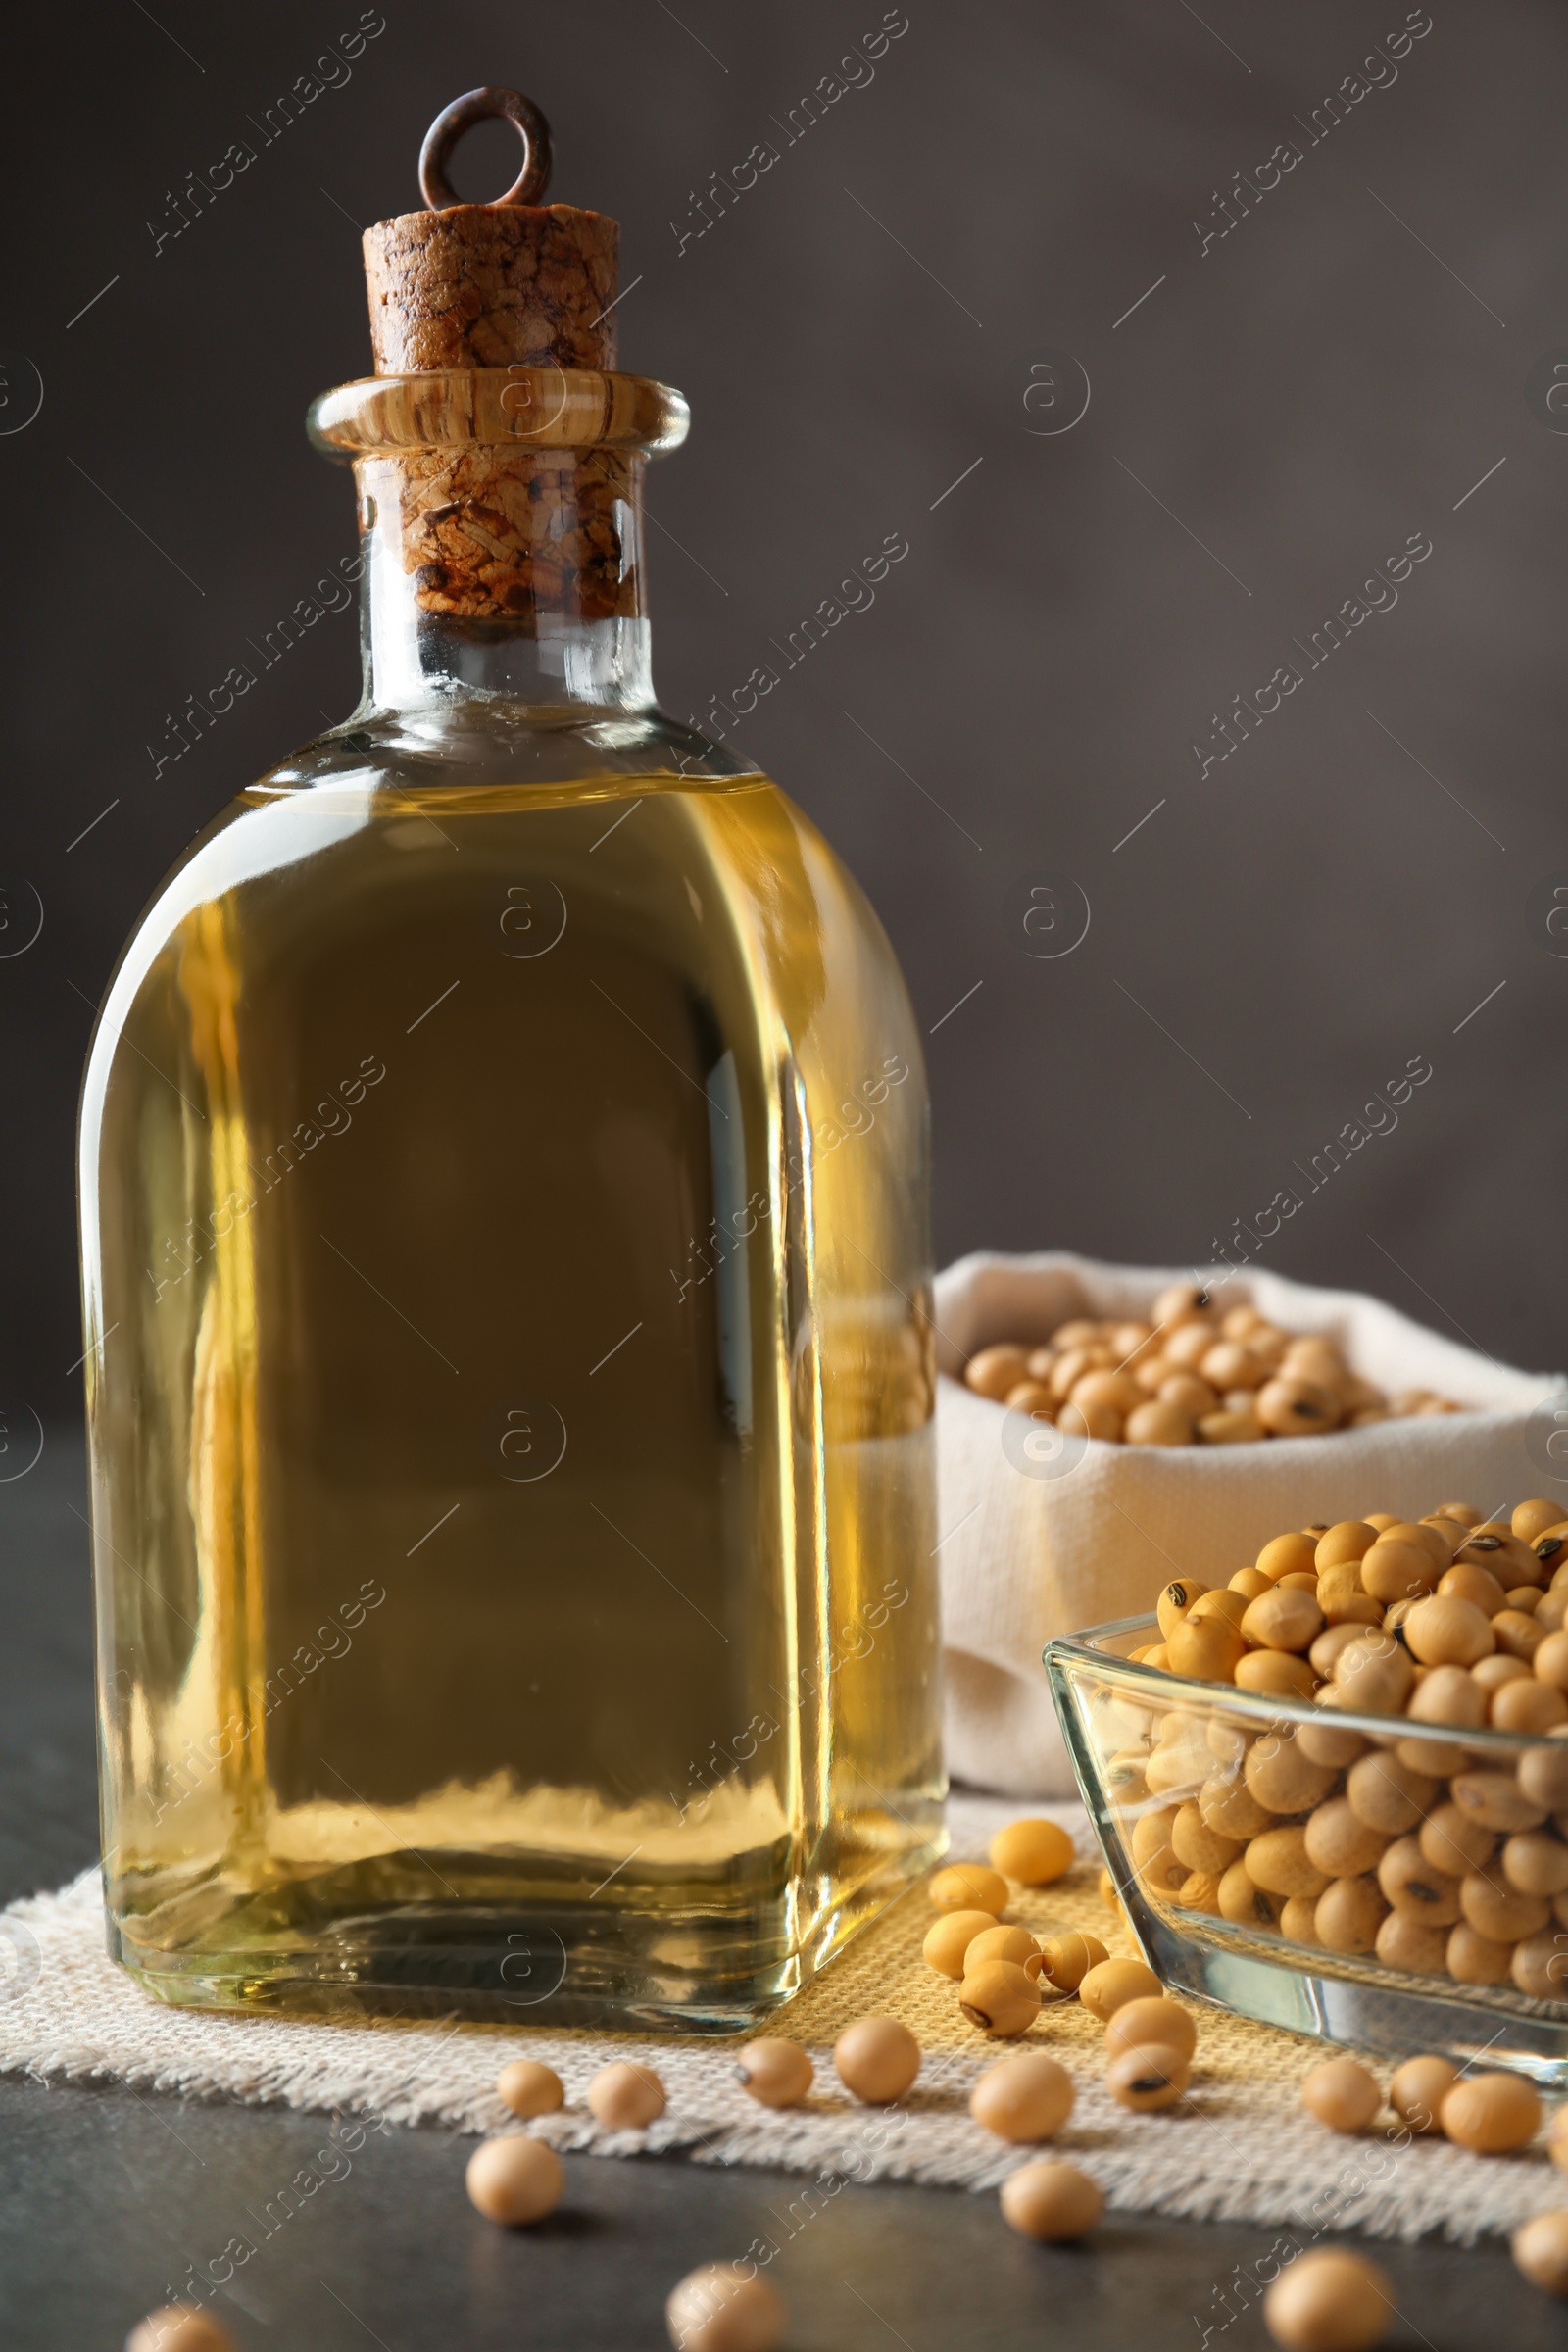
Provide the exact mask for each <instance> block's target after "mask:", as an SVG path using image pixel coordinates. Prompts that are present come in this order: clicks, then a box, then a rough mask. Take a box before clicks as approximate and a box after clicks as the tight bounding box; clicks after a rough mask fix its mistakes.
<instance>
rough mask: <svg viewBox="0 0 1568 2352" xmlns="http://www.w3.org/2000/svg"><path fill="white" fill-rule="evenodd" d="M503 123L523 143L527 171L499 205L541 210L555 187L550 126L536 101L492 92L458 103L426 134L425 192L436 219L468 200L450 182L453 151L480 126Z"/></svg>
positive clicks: (517, 93)
mask: <svg viewBox="0 0 1568 2352" xmlns="http://www.w3.org/2000/svg"><path fill="white" fill-rule="evenodd" d="M492 121H499V122H503V123H513V124H514V125H515V128H516V130H517V132H518V135H519V136H520V138H521V140H522V170H521V171H520V172H518V174H517V177H516V179H515V181H514V182H513V184H512V186H511V187H510V188H509V189H508V190H507V192H506V194H505V195H504V196H498V197H496V199H495V203H496V204H497V205H502V204H537V203H538V202H539V199H540V198H541V197H542V196H543V194H544V192H545V189H546V188H547V186H548V185H549V183H550V161H551V158H550V125H549V123H547V122H546V121H545V119H544V117H543V115H542V114H541V113H540V112H539V109H538V108H537V107H536V106H535V105H534V102H533V100H532V99H531V98H524V97H523V95H522V93H521V91H520V90H503V89H492V88H489V87H486V88H484V89H482V90H469V91H468V92H467V93H466V96H464V97H462V98H454V99H453V101H452V104H451V105H450V106H446V107H443V108H442V110H441V112H440V114H438V115H437V117H436V119H435V121H434V122H433V123H431V125H430V127H429V129H428V130H427V131H426V132H425V134H424V145H423V146H422V147H421V148H420V149H419V188H420V192H421V194H422V195H423V197H424V201H425V203H426V204H427V205H428V206H429V208H430V210H431V212H432V213H444V212H448V211H450V210H451V208H452V207H453V206H454V205H458V204H461V203H462V202H463V198H462V197H461V196H460V195H459V194H458V192H457V190H456V189H455V188H454V187H453V185H452V182H451V180H450V179H448V177H447V164H448V162H449V160H450V158H451V155H452V150H453V148H454V147H455V146H456V145H457V143H458V141H459V140H460V139H461V138H462V136H463V134H464V132H465V131H466V130H471V129H472V128H473V125H474V124H475V123H489V122H492Z"/></svg>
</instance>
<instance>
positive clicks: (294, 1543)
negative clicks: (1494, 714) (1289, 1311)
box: [82, 739, 943, 2030]
mask: <svg viewBox="0 0 1568 2352" xmlns="http://www.w3.org/2000/svg"><path fill="white" fill-rule="evenodd" d="M364 740H367V741H368V739H364ZM343 764H344V763H343V762H341V761H340V762H339V766H340V767H342V765H343ZM422 773H423V771H420V773H416V774H412V775H411V774H409V773H405V772H403V771H402V770H400V769H399V767H398V765H397V763H396V761H390V760H389V761H386V762H382V763H378V764H370V763H365V764H363V765H362V767H361V768H360V769H359V770H358V771H356V770H355V769H354V768H353V767H352V765H350V766H349V770H348V772H347V773H346V774H339V773H334V774H333V775H331V776H328V777H326V778H324V779H319V780H317V781H315V782H313V783H311V784H310V785H309V786H308V788H292V787H284V788H277V789H259V790H257V791H255V792H252V793H248V794H246V795H244V796H243V797H242V798H241V799H240V800H239V801H237V802H236V803H234V804H232V805H231V807H230V808H229V809H228V810H226V811H225V813H224V814H223V816H222V817H221V818H220V819H219V820H218V822H217V823H216V824H215V826H214V827H213V828H212V829H211V830H210V831H209V833H208V834H207V835H206V836H205V837H203V838H202V839H201V840H200V841H199V842H198V843H197V844H196V846H195V847H194V848H193V850H192V851H191V853H189V855H188V856H187V858H186V860H185V861H184V862H183V864H182V865H181V866H180V867H179V868H178V869H176V871H175V873H174V874H173V875H172V877H171V878H170V880H169V882H168V883H167V884H166V885H165V887H164V889H163V891H162V893H161V895H160V897H159V898H158V900H156V901H155V903H154V906H153V907H152V909H151V910H150V912H149V914H148V916H147V918H146V919H145V920H144V923H143V925H142V928H141V930H140V931H139V933H138V934H137V937H136V939H135V940H134V941H133V943H132V945H131V948H130V949H129V950H128V951H127V954H126V957H125V959H124V961H123V965H122V967H121V970H120V973H119V974H118V976H117V978H116V981H115V983H114V986H113V988H112V990H111V994H110V998H109V1001H108V1004H107V1005H106V1008H105V1014H104V1018H103V1021H102V1023H101V1026H100V1032H99V1036H98V1040H97V1043H96V1045H95V1049H94V1054H93V1058H92V1063H91V1066H90V1068H89V1073H88V1080H87V1087H86V1093H85V1097H84V1106H83V1122H82V1183H83V1200H84V1208H85V1214H84V1232H85V1235H86V1237H87V1238H86V1258H85V1262H86V1294H87V1316H88V1336H89V1341H90V1343H91V1345H92V1352H91V1354H90V1357H89V1364H88V1373H89V1412H90V1420H91V1425H92V1432H93V1440H94V1516H95V1533H96V1541H97V1545H98V1559H99V1565H100V1591H101V1595H102V1600H101V1615H100V1637H101V1641H100V1647H101V1656H102V1660H103V1673H104V1719H105V1727H106V1732H105V1753H106V1762H105V1774H106V1779H105V1792H106V1835H105V1847H106V1854H107V1856H108V1880H109V1889H110V1908H111V1915H112V1920H113V1926H114V1935H115V1937H116V1944H117V1949H118V1951H119V1954H120V1956H121V1957H122V1959H123V1961H124V1962H125V1964H126V1965H127V1966H128V1967H130V1968H131V1969H132V1970H133V1971H134V1972H135V1973H136V1975H137V1976H138V1977H139V1978H140V1979H141V1981H142V1982H143V1983H144V1984H146V1985H149V1986H150V1987H151V1988H152V1989H154V1990H156V1991H158V1992H159V1993H160V1994H161V1995H162V1996H163V1997H164V1998H166V1999H172V2000H176V2001H178V2000H183V2001H190V2002H197V2003H206V2004H234V2003H271V2002H276V2001H286V2002H290V2003H295V2004H299V2003H304V2004H307V2005H319V2006H327V2007H330V2006H334V2005H341V2004H349V2005H354V2006H363V2007H372V2008H374V2007H382V2008H392V2009H395V2010H400V2011H405V2012H409V2011H417V2010H419V2009H421V2008H426V2009H428V2008H431V2007H434V2008H438V2009H439V2008H446V2007H450V2006H453V2005H454V2004H456V2005H459V2006H466V2007H468V2008H480V2009H484V2010H489V2011H492V2012H495V2013H498V2014H515V2015H516V2016H517V2017H518V2018H519V2019H521V2020H522V2021H523V2022H532V2021H541V2022H542V2021H543V2020H545V2019H548V2018H556V2017H560V2018H564V2019H570V2020H581V2021H590V2020H599V2021H608V2022H633V2021H638V2020H641V2021H650V2020H653V2021H657V2020H663V2021H665V2022H681V2023H684V2024H686V2025H688V2026H692V2027H695V2028H697V2029H699V2030H701V2029H704V2028H707V2029H710V2030H725V2029H727V2028H731V2027H733V2026H735V2025H737V2024H740V2023H743V2022H745V2021H746V2020H747V2019H749V2018H751V2017H755V2016H758V2015H760V2014H761V2013H762V2012H763V2011H764V2010H765V2009H766V2008H767V2007H769V2006H770V2005H772V2004H773V2003H774V2002H776V2001H777V2000H779V1999H782V1998H784V1997H786V1996H787V1994H788V1993H789V1991H790V1990H792V1989H793V1988H794V1987H795V1986H796V1985H798V1984H800V1983H801V1982H803V1981H804V1979H805V1978H806V1977H807V1976H808V1975H809V1974H810V1973H811V1971H812V1970H813V1969H814V1968H815V1967H817V1966H819V1965H820V1964H821V1962H822V1960H823V1959H824V1958H826V1957H827V1956H828V1955H829V1954H830V1953H831V1952H832V1950H834V1949H835V1948H836V1947H837V1945H838V1944H839V1943H840V1942H841V1941H842V1940H843V1938H844V1937H845V1936H847V1935H848V1934H850V1933H851V1932H852V1931H853V1929H854V1927H855V1926H856V1925H857V1924H858V1922H859V1921H860V1920H861V1919H863V1918H864V1917H865V1916H866V1915H867V1913H868V1912H869V1911H870V1910H872V1909H875V1908H877V1907H879V1906H880V1905H881V1904H882V1903H884V1902H886V1900H888V1899H889V1895H890V1892H891V1891H896V1888H897V1887H898V1885H899V1884H900V1883H902V1882H903V1881H904V1880H905V1879H907V1877H908V1876H910V1875H912V1874H913V1873H914V1872H915V1871H917V1870H918V1869H920V1868H921V1867H923V1866H924V1864H925V1863H926V1862H927V1861H928V1860H929V1859H930V1857H931V1855H932V1853H933V1852H934V1851H935V1850H936V1849H937V1845H938V1842H939V1840H940V1835H941V1833H940V1818H941V1799H942V1794H943V1782H942V1776H941V1764H940V1737H939V1701H938V1681H937V1675H938V1629H937V1624H936V1617H935V1602H934V1592H933V1581H932V1575H931V1569H930V1555H931V1547H932V1545H933V1544H934V1543H935V1541H936V1537H935V1530H934V1528H933V1526H932V1524H931V1501H930V1497H931V1476H930V1458H929V1448H930V1446H931V1426H930V1417H931V1409H932V1387H933V1374H932V1366H931V1353H930V1345H929V1342H930V1332H929V1324H928V1321H927V1303H928V1288H927V1285H928V1270H927V1267H926V1263H925V1254H924V1253H925V1188H926V1152H927V1139H926V1112H925V1096H924V1085H923V1077H922V1073H921V1068H920V1059H919V1049H918V1042H917V1039H916V1036H915V1033H914V1030H913V1027H912V1024H911V1020H910V1015H909V1010H908V1005H907V999H906V997H905V994H904V990H903V986H902V983H901V981H900V979H899V975H898V971H897V967H896V965H895V963H894V961H893V958H892V956H891V953H890V951H889V950H888V948H887V944H886V942H885V940H884V939H883V936H882V934H881V932H880V930H879V929H878V927H877V925H876V923H875V920H874V918H873V917H872V916H871V915H870V913H869V910H868V909H867V908H866V907H865V905H864V902H863V901H862V900H861V899H860V897H859V894H858V891H856V889H855V887H854V885H853V883H851V882H850V881H849V880H848V877H847V876H846V875H845V874H844V872H843V870H842V868H841V867H840V866H839V865H838V863H837V861H836V860H835V859H834V858H833V856H832V854H831V852H830V851H828V850H827V848H826V846H825V844H823V842H822V841H821V839H820V837H819V836H818V835H817V834H816V833H815V832H814V830H813V829H812V828H811V827H810V825H809V823H808V822H807V821H806V820H805V819H804V818H803V817H802V816H801V815H800V813H799V812H798V811H797V810H795V809H793V808H792V806H791V805H790V803H789V802H788V801H786V800H785V798H784V797H783V795H782V794H780V793H779V792H778V791H777V790H776V788H775V787H774V786H773V785H771V784H770V783H768V782H767V781H766V780H765V779H762V778H760V777H758V776H756V775H750V776H743V777H740V778H739V779H721V780H695V779H692V778H690V777H687V776H682V775H680V774H678V773H674V772H670V771H668V770H655V771H653V772H649V773H646V774H640V775H639V774H611V775H600V776H598V777H589V778H587V779H586V780H583V779H578V780H572V781H567V782H563V783H561V784H560V785H550V784H539V783H537V782H532V781H530V782H529V783H527V784H526V785H511V784H499V785H491V784H486V783H484V782H475V781H468V780H464V781H462V782H457V783H437V784H430V783H428V782H425V781H421V780H420V775H421V774H422Z"/></svg>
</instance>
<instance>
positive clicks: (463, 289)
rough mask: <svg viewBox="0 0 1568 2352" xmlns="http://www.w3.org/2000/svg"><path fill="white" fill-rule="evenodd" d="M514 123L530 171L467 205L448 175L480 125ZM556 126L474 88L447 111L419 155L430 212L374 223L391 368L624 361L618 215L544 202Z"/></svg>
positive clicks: (384, 343) (382, 354)
mask: <svg viewBox="0 0 1568 2352" xmlns="http://www.w3.org/2000/svg"><path fill="white" fill-rule="evenodd" d="M489 120H500V121H503V122H508V123H513V124H514V125H515V128H516V130H517V131H518V133H519V135H520V137H521V139H522V149H523V160H522V169H521V171H520V172H518V174H517V177H516V180H515V182H514V184H513V186H512V187H510V188H509V189H508V190H507V193H506V194H505V195H504V196H502V197H500V198H499V199H498V200H497V201H496V202H495V203H494V204H462V203H460V202H459V200H458V198H457V196H456V195H455V194H454V192H453V188H452V183H451V181H450V179H449V178H448V177H447V165H448V162H449V160H450V158H451V154H452V150H453V148H454V147H455V146H456V144H457V142H458V140H459V139H460V138H461V137H462V136H463V134H464V132H465V131H466V130H468V129H470V128H471V127H472V125H473V124H474V123H482V122H485V121H489ZM550 162H551V151H550V126H549V124H548V123H546V121H545V119H544V117H543V115H541V114H540V112H539V109H538V108H537V107H536V106H535V105H534V104H533V103H532V101H531V100H530V99H527V98H524V97H523V96H522V94H521V93H520V91H517V90H506V89H495V88H490V89H482V90H469V91H468V93H467V95H466V97H463V98H458V99H456V100H454V102H453V104H452V105H451V106H449V107H446V108H445V109H444V110H443V111H442V113H440V114H439V115H437V117H436V119H435V121H434V122H433V123H431V125H430V128H429V131H428V132H427V134H426V136H425V141H424V146H423V148H422V150H421V151H420V155H419V184H420V187H421V189H422V191H423V194H424V199H425V203H426V205H427V206H428V208H429V209H428V210H427V211H425V212H422V213H399V214H398V215H397V217H396V218H395V219H394V220H391V221H377V222H376V223H375V225H374V226H373V227H372V228H368V229H367V230H366V232H365V276H366V284H367V289H368V294H369V301H370V343H371V347H372V349H373V350H374V353H375V372H376V374H377V375H417V374H423V373H425V372H427V371H434V370H436V369H440V368H505V367H507V366H509V365H510V364H511V363H513V362H515V361H517V362H522V363H523V364H525V365H527V366H531V367H552V366H553V367H557V368H613V367H614V365H615V319H614V314H613V303H614V300H615V288H616V249H617V245H618V242H619V236H620V225H619V223H618V221H612V220H611V219H610V218H609V217H608V215H606V214H604V213H588V212H582V211H579V210H578V208H577V207H576V206H575V205H571V204H550V205H541V204H539V203H538V202H537V201H536V199H537V198H539V197H541V196H542V195H543V194H544V192H545V188H546V186H547V185H548V183H549V178H550Z"/></svg>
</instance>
